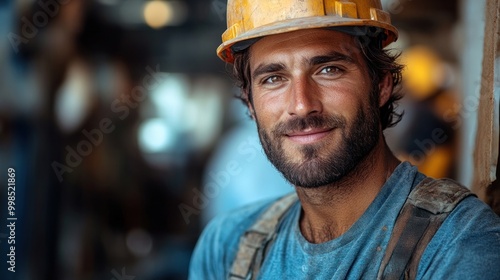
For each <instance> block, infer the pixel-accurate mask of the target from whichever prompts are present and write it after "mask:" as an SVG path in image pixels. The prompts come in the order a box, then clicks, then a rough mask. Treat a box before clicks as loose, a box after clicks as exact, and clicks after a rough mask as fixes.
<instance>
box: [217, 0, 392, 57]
mask: <svg viewBox="0 0 500 280" xmlns="http://www.w3.org/2000/svg"><path fill="white" fill-rule="evenodd" d="M227 26H228V28H227V30H226V31H225V32H224V33H223V34H222V44H221V45H220V46H219V47H218V48H217V55H218V56H219V57H220V58H221V59H222V60H224V61H225V62H228V63H232V62H233V60H234V58H233V51H237V50H241V49H245V48H247V47H248V46H250V45H251V44H252V43H253V42H254V41H253V40H251V39H257V38H260V37H262V36H267V35H273V34H280V33H285V32H290V31H294V30H301V29H310V28H326V27H334V29H335V30H339V31H343V32H347V33H352V34H353V35H366V34H367V33H369V31H368V27H377V28H380V29H381V30H382V31H383V32H384V33H385V35H386V36H385V38H383V41H382V47H385V46H387V45H389V44H390V43H392V42H394V41H396V39H397V37H398V31H397V29H396V28H395V27H394V26H393V25H391V18H390V16H389V13H387V12H385V11H383V10H382V5H381V3H380V0H350V1H347V0H342V1H334V0H228V3H227ZM352 27H357V28H352Z"/></svg>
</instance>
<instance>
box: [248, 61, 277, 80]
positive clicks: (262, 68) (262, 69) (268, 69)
mask: <svg viewBox="0 0 500 280" xmlns="http://www.w3.org/2000/svg"><path fill="white" fill-rule="evenodd" d="M283 69H285V65H284V64H283V63H270V64H264V63H263V64H260V65H259V66H258V67H257V68H256V69H255V70H254V71H253V73H252V75H251V76H252V78H255V77H258V76H260V75H263V74H266V73H273V72H277V71H281V70H283Z"/></svg>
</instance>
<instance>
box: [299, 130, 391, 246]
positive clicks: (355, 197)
mask: <svg viewBox="0 0 500 280" xmlns="http://www.w3.org/2000/svg"><path fill="white" fill-rule="evenodd" d="M399 163H400V162H399V160H398V159H396V157H394V155H393V154H392V152H391V151H390V150H389V148H388V147H387V145H386V143H385V140H384V139H383V138H382V137H381V139H380V141H379V144H378V145H377V146H375V148H374V149H373V150H372V151H371V152H370V154H368V155H367V157H366V158H365V159H364V160H363V161H362V162H360V163H359V164H358V165H357V166H356V167H355V169H354V170H352V171H351V172H350V173H349V174H347V175H346V176H344V178H342V179H341V180H340V181H338V182H335V183H332V184H329V185H326V186H322V187H318V188H302V187H298V186H296V190H297V194H298V196H299V199H300V201H301V204H302V210H303V212H302V213H301V217H300V222H299V225H300V229H301V232H302V234H303V235H304V237H305V238H306V239H307V240H308V241H309V242H312V243H323V242H326V241H329V240H332V239H334V238H336V237H338V236H340V235H342V234H343V233H345V232H346V231H347V230H348V229H349V228H350V227H351V226H352V225H353V224H354V223H355V222H356V221H357V220H358V219H359V218H360V217H361V216H362V215H363V213H364V212H365V211H366V209H367V208H368V206H370V204H371V203H372V202H373V200H374V199H375V197H376V196H377V195H378V193H379V192H380V190H381V189H382V186H383V185H384V183H385V181H386V180H387V178H388V177H389V176H390V174H392V172H393V171H394V169H395V168H396V167H397V165H398V164H399Z"/></svg>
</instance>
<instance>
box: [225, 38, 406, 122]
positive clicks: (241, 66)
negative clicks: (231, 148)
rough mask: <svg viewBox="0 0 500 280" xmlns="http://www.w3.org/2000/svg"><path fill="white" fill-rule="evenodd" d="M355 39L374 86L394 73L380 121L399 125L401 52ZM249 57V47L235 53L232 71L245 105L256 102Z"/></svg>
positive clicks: (369, 40) (371, 40) (377, 42)
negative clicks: (390, 89) (397, 106)
mask: <svg viewBox="0 0 500 280" xmlns="http://www.w3.org/2000/svg"><path fill="white" fill-rule="evenodd" d="M355 38H356V42H357V44H358V46H359V50H360V51H361V53H362V54H363V58H364V60H365V63H366V65H367V67H368V71H369V73H368V74H369V76H370V78H371V80H372V86H373V87H377V86H378V84H379V83H380V81H382V79H383V78H384V77H385V75H386V74H387V73H391V75H392V82H393V92H392V94H391V96H390V97H389V100H388V101H387V102H386V103H385V104H384V105H383V106H382V107H380V123H381V125H382V130H384V129H386V128H388V127H392V126H394V125H396V124H397V123H398V122H399V121H401V118H402V116H403V113H398V112H396V105H397V101H398V100H400V99H401V98H402V97H403V95H402V94H401V92H400V91H399V86H398V85H399V84H400V83H401V72H402V70H403V67H404V66H403V65H401V64H399V63H398V62H397V59H398V57H399V55H400V53H395V54H393V53H391V51H390V50H387V49H383V48H381V47H380V45H381V44H380V40H381V39H380V38H373V37H367V36H357V37H355ZM359 50H356V51H359ZM249 59H250V52H249V48H247V49H245V50H243V51H240V52H236V53H234V64H233V73H232V74H233V77H234V78H235V79H236V81H237V86H238V87H240V88H241V92H240V94H239V95H236V97H237V98H239V99H241V100H242V101H243V103H244V104H245V105H249V104H251V103H252V89H251V76H250V63H249ZM374 92H378V91H374ZM377 98H378V97H377Z"/></svg>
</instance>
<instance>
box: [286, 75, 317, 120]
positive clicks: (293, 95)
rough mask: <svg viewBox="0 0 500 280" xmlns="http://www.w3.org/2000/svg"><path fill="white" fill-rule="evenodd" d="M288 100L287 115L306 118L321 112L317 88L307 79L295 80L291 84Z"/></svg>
mask: <svg viewBox="0 0 500 280" xmlns="http://www.w3.org/2000/svg"><path fill="white" fill-rule="evenodd" d="M289 93H290V94H289V95H288V96H289V99H288V114H289V115H291V116H295V117H306V116H308V115H311V114H320V113H322V112H323V104H322V102H321V99H320V92H319V89H318V86H317V85H315V83H314V81H311V80H310V79H308V78H307V77H301V78H298V79H296V80H295V81H294V82H293V83H292V87H291V89H290V92H289Z"/></svg>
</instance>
